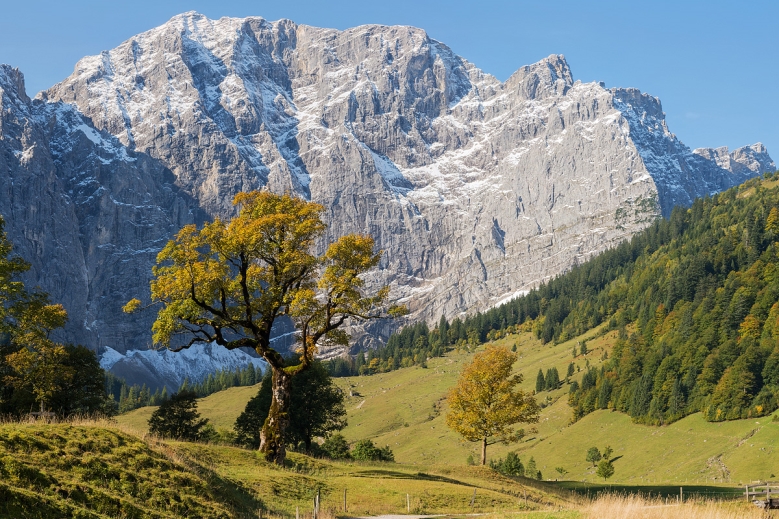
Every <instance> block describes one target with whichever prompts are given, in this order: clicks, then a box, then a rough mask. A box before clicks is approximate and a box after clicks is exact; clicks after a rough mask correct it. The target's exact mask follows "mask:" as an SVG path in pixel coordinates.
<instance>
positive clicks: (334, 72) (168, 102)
mask: <svg viewBox="0 0 779 519" xmlns="http://www.w3.org/2000/svg"><path fill="white" fill-rule="evenodd" d="M0 89H2V101H0V103H2V105H0V108H2V110H0V123H1V125H0V131H1V132H2V133H0V186H2V187H0V214H3V215H5V216H6V219H7V220H8V221H9V223H10V225H9V233H10V235H11V238H12V239H13V241H14V243H16V244H17V245H18V250H19V252H20V253H21V254H22V255H23V256H25V257H26V258H27V259H29V260H31V261H33V263H34V269H33V272H32V273H31V275H30V278H31V279H32V280H34V281H35V282H37V283H39V284H40V285H41V286H42V287H43V288H44V289H46V290H48V291H49V292H50V293H51V295H52V298H53V299H54V300H57V301H62V302H63V303H64V304H65V306H66V307H67V308H68V310H69V312H70V314H71V323H70V325H69V328H68V330H67V331H66V332H67V336H68V338H69V339H70V340H74V341H78V342H81V343H84V344H88V345H90V346H92V347H97V346H110V347H111V348H113V349H116V350H118V351H120V352H124V351H126V350H131V349H139V348H145V347H147V346H148V345H149V342H150V331H149V329H150V326H149V325H150V322H151V320H152V319H153V316H148V315H146V316H143V315H142V316H139V317H133V318H130V317H127V316H125V315H123V314H122V313H121V311H120V307H121V305H122V304H124V302H126V301H127V300H128V299H130V298H131V297H135V296H139V295H140V296H143V295H144V294H148V282H149V279H150V276H151V273H150V268H151V265H152V264H153V261H154V257H155V255H156V252H157V251H158V250H159V249H160V247H161V246H162V244H163V243H164V242H165V241H166V240H167V239H169V238H170V237H171V236H172V235H173V234H174V233H175V231H176V230H177V229H178V228H179V227H180V226H181V225H183V224H185V223H189V222H200V221H202V220H204V219H206V218H209V217H213V216H217V215H220V216H228V215H230V214H231V213H232V211H233V210H234V209H233V207H232V205H231V201H232V198H233V195H234V194H235V193H237V192H240V191H245V190H250V189H259V188H263V187H265V188H268V189H271V190H273V191H276V192H291V193H294V194H296V195H297V196H301V197H304V198H306V199H310V200H313V201H316V202H318V203H321V204H323V205H324V206H325V207H326V218H327V221H328V223H329V229H328V236H327V237H326V239H325V240H323V241H322V243H320V244H319V247H320V248H321V249H324V247H325V246H326V244H327V242H328V241H330V240H332V239H334V238H335V237H337V236H340V235H343V234H345V233H352V232H359V233H369V234H371V235H372V236H374V238H375V239H376V242H377V246H378V247H379V248H381V249H382V250H383V251H384V256H383V260H382V263H381V265H380V267H379V268H378V269H376V271H375V272H373V273H372V275H371V277H370V283H371V284H372V285H373V286H378V285H379V284H382V283H389V284H390V285H391V286H392V288H393V292H392V293H393V296H394V297H396V298H398V299H400V300H402V301H405V303H406V304H407V305H408V306H409V308H410V310H411V312H412V314H411V318H412V319H419V318H424V319H430V320H434V319H437V318H439V317H440V316H441V315H442V314H445V315H447V316H448V317H450V318H451V317H454V316H456V315H458V314H461V313H466V312H475V311H477V310H481V309H485V308H488V307H490V306H492V305H495V304H497V303H499V302H501V301H503V300H506V299H508V298H510V297H512V296H514V295H516V294H518V293H521V292H522V291H524V290H528V289H529V288H531V287H533V286H536V285H537V284H538V283H540V282H541V281H543V280H545V279H549V278H550V277H552V276H555V275H556V274H559V273H561V272H563V271H564V270H566V269H568V268H570V267H571V265H573V264H575V263H576V262H581V261H584V260H586V259H587V258H589V257H590V256H592V255H594V254H597V253H598V252H600V251H602V250H604V249H606V248H608V247H611V246H613V245H615V244H616V243H618V242H619V241H621V240H623V239H625V238H626V237H628V236H630V235H631V234H632V233H635V232H637V231H639V230H640V229H642V228H644V227H645V226H646V225H648V223H649V222H651V221H652V220H653V219H654V218H656V217H658V216H659V215H661V214H662V215H668V214H669V213H670V210H671V208H672V207H673V206H674V205H677V204H683V205H685V204H690V203H691V201H692V200H693V199H694V198H695V197H698V196H702V195H707V194H710V193H713V192H717V191H720V190H722V189H725V188H727V187H730V186H733V185H735V184H738V183H740V182H742V181H744V180H746V179H747V178H749V177H752V176H754V175H757V174H760V173H762V172H764V171H768V170H774V169H775V166H774V163H773V162H772V160H771V158H770V157H769V156H768V153H767V151H766V150H765V148H764V147H763V146H762V145H760V144H756V145H753V146H749V147H744V148H739V149H738V150H735V151H734V152H728V150H727V149H723V148H717V149H702V150H694V151H691V150H690V149H689V148H687V147H686V146H684V145H683V144H682V143H681V142H680V141H679V140H678V139H677V138H676V136H674V135H673V134H672V133H670V131H669V130H668V128H667V126H666V124H665V119H664V113H663V111H662V107H661V105H660V101H659V100H658V99H656V98H654V97H651V96H649V95H646V94H643V93H641V92H639V91H638V90H634V89H613V88H612V89H607V88H605V87H604V86H603V85H602V84H597V83H587V84H585V83H581V82H579V81H574V80H573V77H572V74H571V71H570V69H569V67H568V64H567V63H566V61H565V59H564V57H563V56H559V55H553V56H550V57H548V58H546V59H544V60H542V61H540V62H538V63H536V64H534V65H529V66H526V67H522V68H521V69H519V70H518V71H517V72H516V73H515V74H514V75H512V76H511V77H510V78H509V79H508V80H507V81H505V82H500V81H498V80H497V79H496V78H494V77H492V76H490V75H489V74H486V73H484V72H482V71H481V70H479V69H478V68H476V67H475V66H474V65H473V64H471V63H468V62H467V61H465V60H464V59H462V58H460V57H459V56H457V55H455V54H454V53H453V52H452V51H451V50H450V49H449V48H448V47H446V46H445V45H444V44H442V43H440V42H437V41H435V40H433V39H431V38H429V37H428V36H427V34H426V33H425V32H424V31H423V30H421V29H416V28H413V27H386V26H377V25H372V26H361V27H356V28H353V29H349V30H346V31H336V30H332V29H320V28H316V27H309V26H305V25H297V24H295V23H293V22H291V21H289V20H281V21H277V22H269V21H266V20H264V19H262V18H245V19H235V18H223V19H220V20H209V19H207V18H206V17H204V16H202V15H199V14H197V13H186V14H183V15H180V16H177V17H175V18H173V19H172V20H170V21H169V22H168V23H166V24H165V25H163V26H161V27H158V28H156V29H153V30H151V31H148V32H146V33H143V34H140V35H138V36H136V37H134V38H132V39H130V40H128V41H126V42H124V43H123V44H121V45H120V46H119V47H117V48H115V49H113V50H111V51H106V52H103V53H102V54H101V55H99V56H90V57H86V58H84V59H82V60H81V61H79V63H78V64H77V65H76V67H75V70H74V72H73V74H72V75H71V76H70V77H68V78H67V79H65V80H64V81H63V82H61V83H59V84H57V85H55V86H53V87H52V88H51V89H49V90H47V91H45V92H42V93H40V94H39V95H38V97H37V98H36V99H35V100H30V99H29V98H28V97H27V95H26V94H25V93H24V88H23V81H22V79H21V75H20V74H19V73H18V72H17V71H15V70H12V69H9V68H4V69H2V71H0ZM44 266H45V267H44ZM388 326H389V325H388V324H387V323H381V324H378V325H376V326H375V327H374V328H373V329H371V330H370V333H363V334H358V337H357V338H358V341H357V344H358V345H363V346H364V345H370V344H371V343H372V342H374V341H375V340H376V339H377V338H378V337H380V336H381V335H386V334H387V333H388V331H389V327H388Z"/></svg>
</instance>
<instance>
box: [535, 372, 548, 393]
mask: <svg viewBox="0 0 779 519" xmlns="http://www.w3.org/2000/svg"><path fill="white" fill-rule="evenodd" d="M544 389H546V379H545V378H544V372H543V371H541V370H540V369H539V370H538V375H536V394H538V393H540V392H541V391H543V390H544Z"/></svg>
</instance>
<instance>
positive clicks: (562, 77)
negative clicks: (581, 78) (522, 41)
mask: <svg viewBox="0 0 779 519" xmlns="http://www.w3.org/2000/svg"><path fill="white" fill-rule="evenodd" d="M505 85H506V88H507V89H509V90H512V91H516V92H518V93H520V94H522V95H523V97H525V98H526V99H536V98H538V99H540V98H544V97H548V96H550V95H564V94H565V93H566V92H567V91H568V89H570V88H571V87H572V86H573V75H572V74H571V68H570V67H569V66H568V61H567V60H566V59H565V56H564V55H562V54H550V55H549V56H547V57H546V58H544V59H542V60H540V61H538V62H536V63H533V64H532V65H525V66H524V67H520V68H519V70H517V71H516V72H514V73H513V74H512V75H511V77H509V78H508V79H507V80H506V83H505Z"/></svg>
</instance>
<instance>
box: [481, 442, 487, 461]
mask: <svg viewBox="0 0 779 519" xmlns="http://www.w3.org/2000/svg"><path fill="white" fill-rule="evenodd" d="M481 464H482V465H486V464H487V438H483V439H482V440H481Z"/></svg>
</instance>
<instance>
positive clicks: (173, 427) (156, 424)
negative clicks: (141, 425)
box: [149, 391, 208, 441]
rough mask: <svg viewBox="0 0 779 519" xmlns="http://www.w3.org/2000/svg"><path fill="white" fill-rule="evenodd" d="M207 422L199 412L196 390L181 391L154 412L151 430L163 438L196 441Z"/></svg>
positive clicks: (150, 424)
mask: <svg viewBox="0 0 779 519" xmlns="http://www.w3.org/2000/svg"><path fill="white" fill-rule="evenodd" d="M207 423H208V420H207V419H205V418H200V413H198V412H197V395H196V394H195V392H194V391H179V392H178V393H176V394H175V395H173V396H172V397H171V398H170V400H168V401H167V402H163V403H162V404H161V405H160V407H158V408H157V410H155V411H154V412H153V413H152V415H151V418H149V432H150V433H152V434H156V435H158V436H162V437H163V438H173V439H176V440H187V441H196V440H199V439H200V438H201V432H202V431H201V430H202V429H203V427H205V425H206V424H207Z"/></svg>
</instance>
